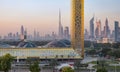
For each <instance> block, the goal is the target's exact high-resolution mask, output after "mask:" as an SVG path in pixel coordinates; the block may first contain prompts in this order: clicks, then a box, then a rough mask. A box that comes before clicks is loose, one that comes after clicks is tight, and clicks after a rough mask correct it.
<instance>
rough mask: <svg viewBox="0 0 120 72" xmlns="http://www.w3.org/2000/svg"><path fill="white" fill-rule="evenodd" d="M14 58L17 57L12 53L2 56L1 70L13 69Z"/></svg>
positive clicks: (0, 60) (0, 59)
mask: <svg viewBox="0 0 120 72" xmlns="http://www.w3.org/2000/svg"><path fill="white" fill-rule="evenodd" d="M14 58H15V57H13V56H11V55H10V54H6V55H4V56H2V57H0V71H4V72H8V71H9V70H10V69H11V64H12V61H13V60H14Z"/></svg>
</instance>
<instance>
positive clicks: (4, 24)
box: [0, 0, 120, 35]
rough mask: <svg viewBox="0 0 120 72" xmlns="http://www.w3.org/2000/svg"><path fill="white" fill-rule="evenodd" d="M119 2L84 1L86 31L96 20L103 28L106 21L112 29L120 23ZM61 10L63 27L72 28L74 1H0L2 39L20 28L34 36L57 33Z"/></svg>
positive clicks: (116, 0)
mask: <svg viewBox="0 0 120 72" xmlns="http://www.w3.org/2000/svg"><path fill="white" fill-rule="evenodd" d="M119 3H120V1H119V0H114V1H113V0H85V28H87V29H89V21H90V19H91V18H92V17H93V16H95V21H96V19H98V20H99V19H100V20H101V22H102V28H103V26H104V24H105V19H106V17H107V18H108V21H109V26H110V28H111V29H113V28H114V21H115V20H118V21H120V18H119V16H118V15H119V13H120V10H119V9H117V8H118V7H119ZM59 8H60V9H61V16H62V25H63V26H69V27H70V25H71V18H70V17H71V15H70V14H71V1H70V0H59V1H58V0H52V1H51V0H0V35H6V34H7V33H9V32H13V33H14V32H16V31H18V32H20V26H21V25H23V26H24V27H26V28H27V30H28V33H30V34H32V33H33V31H34V29H36V30H37V31H39V32H40V34H41V35H44V34H47V33H50V34H51V33H52V32H53V31H54V32H56V33H58V25H59Z"/></svg>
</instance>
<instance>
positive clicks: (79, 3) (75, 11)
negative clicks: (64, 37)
mask: <svg viewBox="0 0 120 72" xmlns="http://www.w3.org/2000/svg"><path fill="white" fill-rule="evenodd" d="M71 38H72V47H73V48H74V49H75V51H76V52H77V53H78V54H80V55H81V57H84V0H72V34H71Z"/></svg>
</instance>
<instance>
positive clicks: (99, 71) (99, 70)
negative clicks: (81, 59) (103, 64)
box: [96, 68, 108, 72]
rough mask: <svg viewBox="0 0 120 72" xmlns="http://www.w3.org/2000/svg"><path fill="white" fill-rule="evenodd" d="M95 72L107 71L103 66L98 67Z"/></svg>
mask: <svg viewBox="0 0 120 72" xmlns="http://www.w3.org/2000/svg"><path fill="white" fill-rule="evenodd" d="M96 72H108V71H107V70H106V69H105V68H98V69H97V71H96Z"/></svg>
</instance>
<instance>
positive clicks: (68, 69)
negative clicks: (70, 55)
mask: <svg viewBox="0 0 120 72" xmlns="http://www.w3.org/2000/svg"><path fill="white" fill-rule="evenodd" d="M62 72H74V70H73V69H72V68H71V67H63V68H62Z"/></svg>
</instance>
